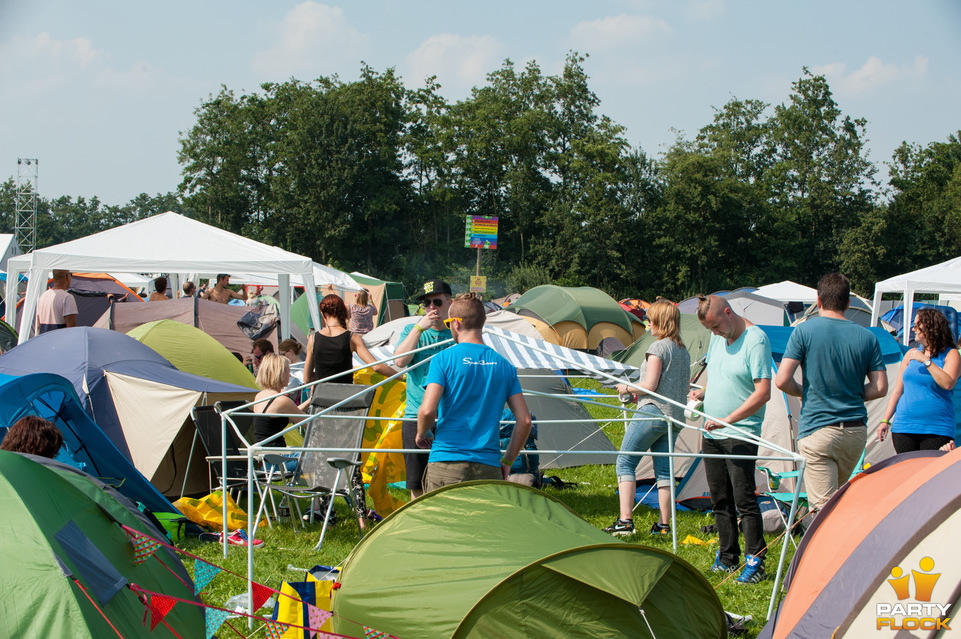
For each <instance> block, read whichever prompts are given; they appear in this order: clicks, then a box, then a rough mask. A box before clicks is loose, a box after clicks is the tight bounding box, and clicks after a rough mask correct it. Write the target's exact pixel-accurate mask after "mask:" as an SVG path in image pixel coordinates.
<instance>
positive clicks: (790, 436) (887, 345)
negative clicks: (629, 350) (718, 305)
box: [637, 326, 901, 508]
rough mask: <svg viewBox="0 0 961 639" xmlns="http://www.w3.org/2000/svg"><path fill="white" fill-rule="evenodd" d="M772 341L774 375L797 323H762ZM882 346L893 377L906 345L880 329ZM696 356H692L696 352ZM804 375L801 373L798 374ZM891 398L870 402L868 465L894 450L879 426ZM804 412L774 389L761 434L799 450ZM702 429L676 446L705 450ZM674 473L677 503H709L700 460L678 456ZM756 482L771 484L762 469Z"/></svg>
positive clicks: (646, 476) (646, 475) (644, 474)
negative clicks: (678, 482) (799, 426)
mask: <svg viewBox="0 0 961 639" xmlns="http://www.w3.org/2000/svg"><path fill="white" fill-rule="evenodd" d="M761 328H762V329H764V331H765V332H766V333H767V335H768V338H769V339H770V340H771V352H772V360H773V361H772V372H771V375H772V379H773V377H774V376H776V375H777V367H778V365H779V364H780V362H781V357H782V356H783V354H784V349H785V347H786V346H787V342H788V339H789V338H790V336H791V333H792V332H793V330H794V329H793V328H792V327H785V326H762V327H761ZM871 331H872V333H874V335H875V337H877V338H878V342H879V343H880V345H881V356H882V358H883V361H884V364H885V366H886V367H887V375H888V379H889V380H893V379H895V377H894V376H895V375H897V371H898V366H899V365H900V362H901V349H900V348H899V347H898V345H897V343H896V342H895V341H894V338H893V337H891V336H890V335H889V334H888V333H886V332H885V331H883V330H881V329H871ZM692 360H693V355H692ZM799 374H800V373H799ZM700 381H701V382H702V383H709V380H708V379H707V378H706V377H702V378H701V380H700ZM886 405H887V399H878V400H874V401H871V402H868V403H867V409H868V442H867V447H866V449H867V452H866V453H865V460H866V461H867V462H868V463H872V462H875V461H879V460H881V459H885V458H886V457H889V456H891V455H893V454H894V449H893V447H892V444H891V438H890V437H889V438H887V439H885V441H884V442H878V441H877V436H876V433H877V429H878V426H879V425H880V422H881V418H882V417H883V416H884V409H885V406H886ZM800 412H801V404H800V400H799V399H798V398H797V397H793V396H791V395H787V394H786V393H783V392H781V391H780V390H778V389H777V388H775V387H773V386H772V388H771V399H770V400H768V403H767V404H766V406H765V411H764V422H763V423H762V424H761V438H762V439H763V440H764V441H766V442H770V443H772V444H775V445H777V446H780V447H782V448H784V449H786V450H792V451H794V450H796V449H797V423H798V416H799V415H800ZM700 423H701V420H700V419H696V420H689V421H688V424H689V425H690V426H700ZM700 439H701V435H700V432H699V431H697V430H694V429H692V428H685V429H683V430H682V431H681V433H680V435H679V436H678V440H677V444H676V450H677V451H678V452H682V453H693V452H697V451H699V450H700ZM758 454H759V455H772V454H774V451H773V449H770V448H767V447H765V446H763V445H762V446H761V447H760V448H759V450H758ZM759 465H762V466H766V467H768V468H770V469H771V470H772V471H774V472H777V473H780V472H785V471H789V470H796V468H795V467H794V464H793V463H792V462H789V461H775V460H768V461H763V462H759ZM674 473H675V476H677V477H683V479H682V481H681V485H680V486H679V488H678V491H677V501H678V502H682V503H684V504H685V505H688V506H692V507H704V508H707V507H709V506H710V503H709V499H708V498H709V496H710V493H709V491H708V488H707V479H706V478H705V477H704V465H703V464H702V463H700V460H699V459H692V458H684V457H679V458H676V459H675V460H674ZM653 477H654V474H653V468H652V465H651V462H650V458H648V457H645V458H644V459H642V461H641V463H640V465H639V466H638V469H637V478H638V479H639V480H651V479H653ZM757 482H758V486H759V487H762V488H763V487H764V486H766V478H765V476H764V475H763V474H762V473H761V472H760V471H758V476H757ZM782 490H793V482H791V481H787V482H786V483H784V484H783V486H782Z"/></svg>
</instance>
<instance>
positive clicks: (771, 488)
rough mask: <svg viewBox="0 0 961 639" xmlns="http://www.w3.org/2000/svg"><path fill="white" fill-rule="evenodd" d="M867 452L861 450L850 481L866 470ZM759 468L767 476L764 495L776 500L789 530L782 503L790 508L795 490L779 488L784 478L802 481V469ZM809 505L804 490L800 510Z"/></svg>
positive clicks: (785, 528) (799, 505) (779, 512)
mask: <svg viewBox="0 0 961 639" xmlns="http://www.w3.org/2000/svg"><path fill="white" fill-rule="evenodd" d="M865 453H867V448H865V449H864V450H862V451H861V458H860V459H859V460H858V463H857V464H855V465H854V470H853V471H851V476H850V477H849V478H848V481H851V480H852V479H854V478H855V477H857V476H858V474H860V473H861V472H862V471H863V470H864V455H865ZM757 469H758V470H760V471H761V472H762V473H764V475H765V476H766V477H767V482H768V490H767V491H765V492H764V495H765V496H767V497H770V498H771V499H773V500H774V501H775V506H777V513H778V516H780V518H781V523H782V524H784V530H785V531H787V529H788V525H787V518H786V517H785V516H784V511H783V510H782V509H781V504H784V505H785V506H787V507H788V508H790V507H791V502H792V501H794V491H793V490H791V491H779V489H780V488H781V482H782V481H784V480H794V481H801V478H800V477H799V475H800V471H798V470H789V471H786V472H783V473H776V472H774V471H773V470H771V469H770V468H768V467H767V466H758V467H757ZM808 507H809V504H808V494H807V492H805V491H803V490H802V491H801V492H800V493H799V494H798V510H800V509H801V508H808ZM795 523H796V522H795ZM805 528H806V526H805ZM789 536H790V537H791V543H792V544H794V548H795V550H796V549H797V542H795V541H794V536H793V535H789Z"/></svg>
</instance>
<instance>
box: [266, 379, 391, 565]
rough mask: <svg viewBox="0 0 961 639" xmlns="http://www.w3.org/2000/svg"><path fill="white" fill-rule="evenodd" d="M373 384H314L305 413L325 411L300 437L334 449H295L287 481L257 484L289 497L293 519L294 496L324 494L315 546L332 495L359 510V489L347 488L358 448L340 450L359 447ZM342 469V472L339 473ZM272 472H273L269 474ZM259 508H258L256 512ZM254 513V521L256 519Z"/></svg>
mask: <svg viewBox="0 0 961 639" xmlns="http://www.w3.org/2000/svg"><path fill="white" fill-rule="evenodd" d="M374 391H375V389H374V388H373V387H372V386H364V385H361V384H332V383H324V384H318V385H317V386H315V387H314V394H313V397H312V398H311V403H310V408H309V412H310V413H311V414H317V413H320V412H321V411H325V412H324V415H322V416H320V417H316V418H313V419H312V420H311V421H310V423H309V425H308V428H307V433H306V435H305V436H304V448H328V449H332V450H333V451H337V450H338V449H341V450H344V451H345V452H343V453H338V452H312V451H308V452H303V453H301V455H300V457H299V459H298V463H297V469H296V470H295V471H294V473H293V477H292V478H291V479H290V481H287V482H284V484H282V485H281V484H274V483H264V484H262V487H263V488H265V489H266V490H267V491H268V492H274V491H275V492H279V493H281V494H282V495H283V496H284V497H285V498H287V499H289V500H291V501H292V502H293V503H292V505H293V506H294V509H295V511H296V513H297V515H296V516H297V519H299V520H301V525H302V526H303V520H302V518H301V511H300V506H299V504H298V501H299V500H300V499H310V500H311V502H314V501H315V500H317V499H318V498H321V497H324V496H326V497H328V500H327V508H326V511H325V512H324V521H323V527H322V528H321V532H320V539H319V540H318V542H317V545H316V546H315V549H317V550H319V549H320V547H321V546H322V545H323V543H324V535H325V534H326V532H327V527H328V525H329V522H330V517H331V513H332V512H333V505H334V498H335V497H338V496H340V497H343V498H344V499H346V500H347V503H348V504H349V505H350V507H351V509H352V510H355V511H358V512H359V511H360V509H361V508H365V507H366V505H365V503H364V501H363V500H364V494H363V489H362V488H361V489H360V490H354V489H352V482H351V479H352V476H353V475H354V474H355V473H358V472H360V470H359V467H360V464H361V462H360V453H356V452H346V451H347V449H352V448H360V447H361V444H362V443H363V439H364V427H365V425H366V422H367V409H368V408H370V405H371V403H372V402H373V399H374ZM344 400H347V401H346V402H345V403H344V404H343V405H341V406H338V407H337V408H335V409H333V410H327V409H329V408H330V407H331V406H334V405H335V404H339V403H340V402H343V401H344ZM264 461H265V463H266V464H268V465H269V468H276V467H277V466H278V464H279V462H280V459H279V458H275V456H273V455H268V456H265V457H264ZM345 471H346V472H345ZM273 477H276V475H273ZM342 477H343V478H344V485H343V487H340V481H341V478H342ZM263 510H264V508H263V507H261V511H263ZM259 515H260V514H259V513H258V521H259ZM313 518H314V509H313V508H311V509H310V520H311V522H313ZM357 527H358V530H359V531H360V536H361V537H363V535H364V532H363V529H362V528H361V522H360V518H359V517H358V521H357Z"/></svg>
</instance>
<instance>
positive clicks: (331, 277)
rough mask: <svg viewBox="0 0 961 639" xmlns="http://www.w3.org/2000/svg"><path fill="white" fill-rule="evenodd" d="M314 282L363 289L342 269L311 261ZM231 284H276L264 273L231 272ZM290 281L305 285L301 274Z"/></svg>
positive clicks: (273, 279) (274, 276) (274, 279)
mask: <svg viewBox="0 0 961 639" xmlns="http://www.w3.org/2000/svg"><path fill="white" fill-rule="evenodd" d="M312 264H313V273H314V283H315V284H317V286H328V285H329V286H331V287H333V288H336V289H337V290H340V291H350V292H356V291H360V290H363V288H364V287H363V286H361V285H360V284H358V283H357V282H356V280H354V278H352V277H351V276H350V275H348V274H347V273H344V272H343V271H338V270H337V269H335V268H331V267H330V266H324V265H323V264H318V263H317V262H313V263H312ZM230 282H231V284H256V285H259V286H277V276H276V275H269V274H266V273H231V274H230ZM290 283H291V284H293V285H294V286H303V287H304V288H306V287H307V285H306V283H305V282H304V278H303V277H302V276H301V275H292V276H291V278H290Z"/></svg>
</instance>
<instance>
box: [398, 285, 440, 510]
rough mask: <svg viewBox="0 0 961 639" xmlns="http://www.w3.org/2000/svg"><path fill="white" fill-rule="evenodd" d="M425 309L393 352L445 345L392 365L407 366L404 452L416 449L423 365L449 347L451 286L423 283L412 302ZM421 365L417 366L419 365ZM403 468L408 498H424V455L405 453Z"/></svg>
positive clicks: (424, 374)
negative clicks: (422, 496)
mask: <svg viewBox="0 0 961 639" xmlns="http://www.w3.org/2000/svg"><path fill="white" fill-rule="evenodd" d="M414 299H415V300H417V301H418V302H420V303H421V304H422V305H423V306H424V314H423V315H422V316H421V317H420V319H419V320H417V322H415V323H413V324H408V325H407V326H405V327H404V329H403V330H402V331H401V332H400V342H398V343H397V347H396V348H395V349H394V354H395V355H400V354H403V353H410V352H411V351H415V350H417V349H418V348H425V347H427V346H430V345H432V344H440V343H441V342H447V345H444V346H436V347H434V348H427V349H426V350H423V351H418V352H417V353H413V354H410V355H407V356H405V357H398V358H397V359H395V360H394V365H395V366H398V367H403V366H410V367H411V368H410V370H409V371H407V403H406V405H405V408H404V419H403V421H401V427H400V433H401V438H402V440H403V442H404V448H408V449H414V448H417V443H416V441H417V409H418V408H420V403H421V400H422V399H423V398H424V388H425V387H426V386H427V371H429V370H430V366H431V363H430V362H426V363H424V364H421V362H425V360H428V359H430V358H431V357H433V356H434V355H436V354H437V353H439V352H440V351H442V350H443V349H445V348H448V346H451V344H450V342H449V341H448V340H450V339H451V332H450V329H448V328H447V327H446V326H444V320H446V319H447V313H448V311H449V310H450V305H451V290H450V284H448V283H447V282H444V281H441V280H429V281H427V282H424V286H422V287H421V292H420V294H419V295H417V297H415V298H414ZM418 364H420V365H418ZM404 466H405V474H406V477H407V479H406V483H407V489H408V490H409V491H410V498H411V499H417V498H418V497H420V496H421V495H423V494H424V486H423V479H424V470H425V469H426V468H427V454H426V453H404Z"/></svg>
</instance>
